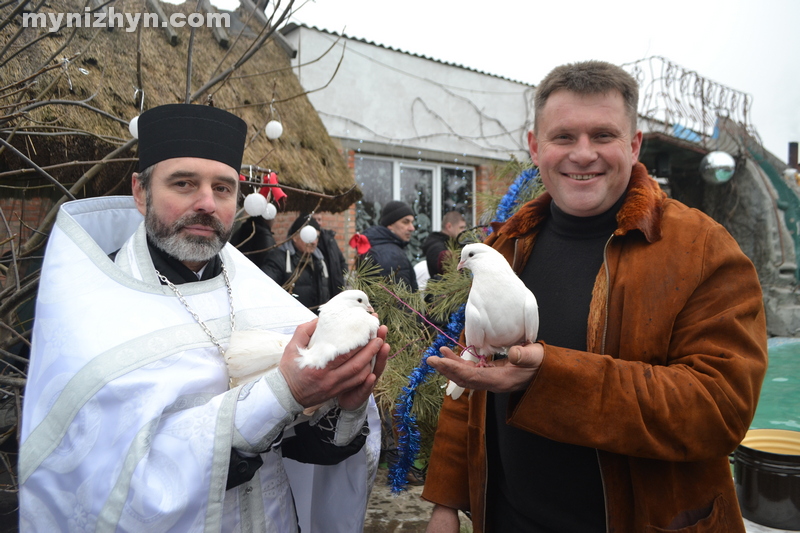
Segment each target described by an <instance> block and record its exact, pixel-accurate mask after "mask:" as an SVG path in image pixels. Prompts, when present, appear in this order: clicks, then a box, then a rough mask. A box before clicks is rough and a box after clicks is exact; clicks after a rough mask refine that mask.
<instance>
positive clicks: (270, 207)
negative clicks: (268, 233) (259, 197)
mask: <svg viewBox="0 0 800 533" xmlns="http://www.w3.org/2000/svg"><path fill="white" fill-rule="evenodd" d="M277 214H278V208H277V207H275V205H274V204H270V203H268V204H267V210H266V211H264V213H263V214H262V215H261V216H262V217H264V220H272V219H273V218H275V215H277Z"/></svg>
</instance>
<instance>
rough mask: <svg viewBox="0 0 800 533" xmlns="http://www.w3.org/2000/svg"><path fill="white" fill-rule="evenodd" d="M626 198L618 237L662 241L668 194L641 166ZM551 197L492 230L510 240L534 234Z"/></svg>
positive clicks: (635, 168)
mask: <svg viewBox="0 0 800 533" xmlns="http://www.w3.org/2000/svg"><path fill="white" fill-rule="evenodd" d="M625 194H626V198H625V202H624V203H623V204H622V208H620V210H619V213H617V230H616V231H615V232H614V234H615V235H625V234H626V233H628V232H629V231H632V230H639V231H641V232H642V234H643V235H644V236H645V238H646V239H647V241H648V242H655V241H658V240H659V239H661V213H662V210H663V205H664V199H665V198H666V194H664V192H663V191H662V190H661V188H660V187H659V186H658V183H656V181H655V180H654V179H653V178H651V177H650V176H649V175H648V174H647V169H646V168H645V166H644V165H643V164H642V163H636V164H635V165H634V166H633V169H632V171H631V180H630V182H629V183H628V188H627V190H626V191H625ZM552 200H553V198H552V196H550V193H548V192H545V193H543V194H542V195H540V196H539V197H538V198H536V199H534V200H531V201H530V202H528V203H527V204H525V205H524V206H522V207H521V208H520V210H519V211H518V212H517V213H516V214H515V215H514V216H513V217H511V218H510V219H508V221H507V222H505V223H497V222H493V223H492V229H493V230H494V231H495V232H497V233H498V234H503V235H505V236H506V237H509V238H517V237H521V236H523V235H527V234H529V233H531V232H532V231H533V230H534V229H535V228H536V227H537V226H538V225H539V224H540V223H541V222H542V221H543V220H544V219H545V218H547V217H548V216H549V214H550V202H551V201H552Z"/></svg>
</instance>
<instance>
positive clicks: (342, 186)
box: [0, 0, 361, 212]
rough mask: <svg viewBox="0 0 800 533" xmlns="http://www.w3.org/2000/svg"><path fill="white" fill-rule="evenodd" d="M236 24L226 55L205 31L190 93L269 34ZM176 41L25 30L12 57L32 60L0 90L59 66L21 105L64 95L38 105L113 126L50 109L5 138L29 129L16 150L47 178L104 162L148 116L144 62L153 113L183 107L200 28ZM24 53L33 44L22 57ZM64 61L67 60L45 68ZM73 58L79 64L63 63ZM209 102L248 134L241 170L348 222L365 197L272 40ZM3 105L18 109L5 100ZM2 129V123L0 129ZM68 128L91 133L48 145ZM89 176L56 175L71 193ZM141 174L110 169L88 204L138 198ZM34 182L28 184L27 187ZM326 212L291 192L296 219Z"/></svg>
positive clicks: (7, 157)
mask: <svg viewBox="0 0 800 533" xmlns="http://www.w3.org/2000/svg"><path fill="white" fill-rule="evenodd" d="M83 5H84V4H83V2H78V1H77V0H53V1H51V2H50V3H49V4H48V7H46V8H43V11H45V12H52V13H60V12H67V13H69V12H72V13H83V12H84V8H83ZM111 6H113V7H114V8H115V10H116V11H117V12H122V11H127V12H128V13H136V12H144V11H147V10H148V9H147V8H146V7H145V6H144V2H142V3H139V2H135V3H130V2H128V3H122V2H112V3H111V4H109V5H108V7H111ZM160 6H161V8H162V9H163V10H164V12H166V14H167V16H169V15H170V14H171V13H173V12H178V11H180V12H182V13H184V14H187V15H188V14H189V13H192V12H194V11H196V10H197V9H198V8H197V4H195V3H194V2H186V3H184V4H183V5H179V6H175V5H171V4H160ZM231 15H232V16H231V18H232V24H231V28H229V29H228V30H227V31H228V34H229V39H230V47H229V48H228V49H226V48H223V47H222V46H221V45H220V44H219V43H218V42H217V41H216V40H215V39H214V37H213V35H212V31H211V29H209V28H206V27H201V28H197V29H196V30H195V37H194V44H193V47H192V67H191V68H192V82H191V90H190V91H191V92H192V93H194V92H196V91H197V90H198V89H199V88H200V87H202V86H203V85H204V84H206V82H207V81H208V80H209V79H211V78H213V77H214V76H215V75H216V74H218V73H219V72H222V71H224V70H225V69H226V68H228V67H229V66H230V65H231V64H233V63H234V62H235V61H236V60H237V59H238V58H239V57H240V56H241V54H242V53H244V51H245V50H246V49H247V48H248V47H250V46H251V45H252V44H253V43H254V41H255V40H256V38H257V35H258V32H259V31H261V27H262V25H260V24H258V23H257V22H255V21H252V22H251V23H250V24H249V26H248V27H247V28H245V31H244V33H243V35H242V36H240V37H238V40H237V33H238V32H237V30H236V26H237V25H238V26H239V27H242V25H241V20H242V19H246V18H247V14H246V12H244V13H239V12H237V13H232V14H231ZM17 20H18V21H19V20H20V17H17ZM19 27H20V24H17V25H14V24H10V25H8V26H6V28H5V29H3V30H2V31H0V46H3V45H5V43H7V42H8V41H9V39H10V37H11V36H12V35H13V34H14V33H15V32H16V31H17V30H18V29H19ZM174 30H175V32H176V33H177V36H178V42H177V44H176V45H175V46H172V45H171V44H170V43H169V42H168V40H167V33H166V32H165V30H163V29H159V28H151V27H149V28H141V30H140V34H141V41H140V44H139V43H138V39H137V37H138V32H136V31H131V32H128V31H125V28H116V29H114V30H113V31H108V30H106V29H96V28H81V29H79V30H77V31H76V32H75V34H74V36H73V29H72V28H62V29H61V30H60V31H59V32H57V33H53V34H52V35H51V36H46V37H44V38H43V39H41V40H39V41H35V40H36V39H37V38H38V37H39V36H41V35H43V34H46V33H47V31H46V30H43V29H41V28H38V29H34V28H28V29H26V30H25V31H23V32H22V34H21V35H20V37H19V38H18V39H17V41H16V42H14V43H13V44H12V48H11V49H10V50H16V49H22V51H21V52H20V53H19V54H18V55H17V56H16V57H14V58H13V59H12V60H11V61H9V62H8V63H7V64H5V65H4V66H2V67H0V82H2V83H0V86H7V85H9V84H11V83H13V82H16V81H19V80H22V79H24V78H26V77H28V76H31V75H33V74H34V73H35V72H37V71H38V69H39V68H41V67H43V66H47V65H55V64H58V63H61V64H62V66H63V68H62V66H59V67H58V68H55V69H53V70H50V71H49V72H47V73H45V74H42V75H41V76H39V79H38V83H36V84H35V85H33V86H31V87H29V88H28V89H27V90H26V91H25V92H24V93H22V94H24V97H23V98H22V100H27V99H28V98H31V99H33V98H36V97H37V96H38V95H39V94H40V93H41V92H42V91H43V89H45V87H47V86H48V85H49V84H51V83H54V84H55V85H54V87H53V90H52V91H50V92H48V93H46V94H45V95H44V96H43V97H40V98H43V99H46V100H51V101H52V100H70V101H82V102H84V103H85V104H86V105H88V106H91V107H93V108H97V109H100V110H102V111H104V112H105V113H108V114H109V115H110V116H106V115H103V114H100V113H98V112H96V111H92V110H89V109H86V108H84V107H80V106H76V105H62V104H53V103H50V104H48V105H46V106H43V107H38V108H36V109H34V110H30V111H29V112H28V113H26V114H25V115H23V116H19V117H15V118H13V120H12V121H11V122H8V121H5V123H4V124H0V127H2V128H3V129H4V130H5V131H6V132H8V131H9V125H10V124H13V125H19V126H20V129H19V132H18V136H17V137H16V139H15V142H13V143H12V144H14V145H15V146H16V147H17V148H19V149H21V150H22V151H23V152H24V153H25V154H26V155H28V157H30V158H31V159H32V160H33V161H34V162H36V163H37V164H39V165H40V166H44V165H52V164H56V163H61V162H67V161H74V160H96V159H101V158H102V157H103V156H105V155H107V154H108V153H109V152H111V151H112V150H114V149H116V148H118V147H119V146H122V145H123V144H124V143H125V142H128V141H130V139H131V135H130V133H129V131H128V127H127V124H126V122H127V121H128V120H130V119H131V118H132V117H134V116H135V115H137V114H138V113H139V108H138V106H137V104H136V102H135V100H134V93H135V89H136V87H138V86H139V82H138V81H137V78H138V74H137V72H138V71H137V62H138V61H140V64H141V67H140V72H141V80H142V84H141V85H142V87H141V88H142V89H143V91H144V108H145V109H149V108H152V107H155V106H157V105H161V104H165V103H175V102H183V101H184V99H185V96H186V73H187V56H188V50H189V41H190V32H191V28H190V27H189V26H188V25H186V26H184V27H183V28H174ZM25 43H33V44H32V45H30V46H29V47H27V48H23V45H24V44H25ZM64 45H66V46H65V47H64V48H63V50H60V48H61V47H62V46H64ZM11 53H13V52H8V53H6V54H5V57H0V62H2V61H4V60H5V58H7V57H8V56H9V55H10V54H11ZM54 54H55V57H57V58H58V59H55V60H52V61H50V62H49V63H45V61H46V60H47V58H49V57H51V56H53V55H54ZM63 57H69V58H72V60H71V61H70V62H62V61H61V58H63ZM70 85H71V86H72V88H71V89H70ZM20 87H21V86H17V87H15V88H16V89H18V88H20ZM209 95H211V96H212V97H213V103H214V105H215V106H216V107H220V108H223V109H228V110H230V111H231V112H232V113H234V114H236V115H238V116H240V117H241V118H242V119H244V120H245V121H246V122H247V123H248V125H249V126H250V132H249V138H248V144H247V148H246V150H245V155H244V161H243V165H244V164H253V165H257V166H259V167H262V168H269V169H272V170H274V171H276V172H277V173H278V176H279V180H280V182H281V184H285V185H289V186H292V187H297V188H299V189H304V190H308V191H314V192H318V193H323V194H327V195H342V196H339V197H338V198H335V199H328V200H323V203H322V205H321V206H320V209H322V210H328V211H333V212H338V211H342V210H344V209H346V208H347V207H348V206H349V205H351V204H352V203H353V202H354V201H356V200H357V199H358V198H359V197H360V194H361V193H360V191H359V190H358V188H357V187H355V183H354V179H353V176H352V174H351V172H350V170H349V169H348V168H347V165H346V162H345V160H344V158H343V157H342V156H341V154H340V152H339V150H338V149H337V146H336V145H335V144H334V141H333V140H332V139H331V138H330V137H329V136H328V133H327V131H326V130H325V127H324V125H323V124H322V121H321V120H320V118H319V116H318V115H317V113H316V111H315V110H314V108H313V107H312V105H311V103H310V102H309V101H308V98H307V97H306V96H305V95H304V94H303V89H302V87H301V85H300V83H299V82H298V80H297V78H296V77H295V75H294V73H293V72H292V70H291V67H290V62H289V58H288V57H287V55H286V52H285V51H284V50H283V49H282V48H281V47H280V46H278V44H276V43H275V42H274V41H273V39H270V41H268V43H267V44H266V45H265V46H264V47H263V48H262V49H261V50H259V51H258V52H257V53H256V54H255V55H254V56H253V57H252V58H251V59H250V60H249V61H248V62H247V63H245V64H244V65H243V66H242V67H240V68H239V69H238V70H237V71H236V72H235V73H234V74H233V76H231V78H230V79H228V80H227V81H226V82H224V83H222V84H218V85H216V86H214V87H212V88H211V89H210V90H209V91H207V92H205V93H204V94H202V95H199V97H198V98H196V99H195V100H194V103H206V101H207V98H208V96H209ZM16 98H19V96H16ZM12 101H13V100H12ZM273 101H274V105H273V106H272V107H273V109H274V112H275V113H276V114H277V116H278V117H279V119H280V121H281V123H282V125H283V135H282V136H281V137H280V138H279V139H277V140H274V141H270V140H268V139H267V138H266V135H265V134H264V126H265V125H266V123H267V122H268V121H269V120H270V118H271V111H270V103H272V102H273ZM5 103H10V102H9V101H8V100H7V101H6V102H5ZM21 107H25V106H24V105H23V106H21ZM9 112H10V110H9V109H5V110H0V113H4V114H8V113H9ZM114 117H116V119H115V118H114ZM5 118H6V119H8V118H9V117H8V116H6V117H5ZM2 119H3V117H2V116H0V120H2ZM64 128H66V129H68V130H69V129H72V130H78V131H81V132H89V133H82V134H80V135H69V136H64V135H58V136H42V135H41V134H42V133H53V132H54V131H63V129H64ZM31 130H34V131H35V132H37V133H38V135H36V136H30V137H27V139H26V136H25V135H21V134H22V133H23V132H25V131H31ZM6 138H7V137H6ZM126 156H127V157H131V156H135V148H134V152H128V153H127V154H119V155H118V157H126ZM3 163H4V164H3ZM0 165H3V167H5V168H3V169H0V171H1V170H6V169H9V168H11V169H13V168H19V167H20V166H22V165H21V162H20V161H19V159H18V158H16V157H15V156H13V154H8V152H5V153H4V154H3V156H2V161H0ZM87 168H88V167H87V166H82V167H68V168H65V169H59V170H57V171H56V170H54V171H52V174H53V175H54V176H55V177H56V178H57V179H58V180H59V181H61V182H62V183H66V184H71V183H74V182H75V181H76V180H77V179H78V178H79V177H80V176H81V175H82V173H83V172H84V171H85V170H86V169H87ZM132 168H133V165H132V164H131V163H130V162H127V163H117V164H115V165H110V166H107V167H106V168H105V170H104V171H103V172H102V173H101V175H100V176H98V178H97V179H95V180H94V183H93V184H92V185H91V186H89V187H87V189H86V191H85V194H86V195H94V194H107V193H108V192H109V191H111V192H113V193H116V194H120V193H124V192H126V191H128V190H129V185H128V184H127V182H128V181H129V177H130V172H131V170H132ZM31 176H32V175H30V174H28V175H26V179H30V178H31ZM348 191H349V192H348ZM345 193H346V194H345ZM318 200H319V197H317V196H309V195H304V194H301V193H299V192H292V191H289V198H288V204H287V205H286V209H287V210H310V209H312V208H314V207H316V206H317V202H318Z"/></svg>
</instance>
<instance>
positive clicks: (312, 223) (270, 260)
mask: <svg viewBox="0 0 800 533" xmlns="http://www.w3.org/2000/svg"><path fill="white" fill-rule="evenodd" d="M304 228H311V229H310V230H304ZM312 231H313V234H314V238H313V239H311V238H310V237H311V235H310V233H311V232H312ZM319 236H320V226H319V224H318V223H317V221H316V220H314V219H313V218H312V217H310V216H309V215H308V214H307V213H303V214H301V215H300V216H298V217H297V218H296V219H295V221H294V222H293V223H292V225H291V227H290V228H289V233H288V234H287V241H286V242H284V243H283V244H282V245H280V246H279V247H278V248H276V249H275V250H270V252H269V253H268V254H267V260H266V262H265V263H264V266H262V267H261V270H263V271H264V272H266V273H267V275H268V276H269V277H271V278H272V279H274V280H275V282H276V283H278V284H279V285H280V286H282V287H283V288H284V289H286V290H287V291H289V294H292V295H293V296H295V297H296V298H297V299H298V301H299V302H300V303H301V304H303V305H305V306H306V307H308V308H309V309H311V310H312V311H314V312H317V311H318V308H319V306H320V305H322V304H324V303H325V302H327V301H328V300H330V298H331V293H330V285H329V278H330V276H329V275H328V265H327V264H326V263H325V258H324V257H323V255H322V252H321V251H320V249H319V248H318V246H317V245H318V244H319ZM307 239H308V240H307Z"/></svg>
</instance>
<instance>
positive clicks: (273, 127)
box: [264, 120, 283, 141]
mask: <svg viewBox="0 0 800 533" xmlns="http://www.w3.org/2000/svg"><path fill="white" fill-rule="evenodd" d="M264 133H266V134H267V139H269V140H270V141H272V140H275V139H277V138H278V137H280V136H281V135H282V134H283V124H281V123H280V122H278V121H277V120H270V121H269V122H267V126H266V127H265V128H264Z"/></svg>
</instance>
